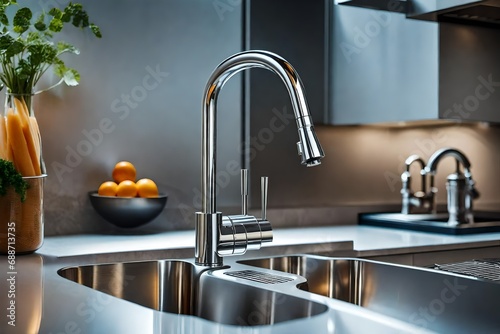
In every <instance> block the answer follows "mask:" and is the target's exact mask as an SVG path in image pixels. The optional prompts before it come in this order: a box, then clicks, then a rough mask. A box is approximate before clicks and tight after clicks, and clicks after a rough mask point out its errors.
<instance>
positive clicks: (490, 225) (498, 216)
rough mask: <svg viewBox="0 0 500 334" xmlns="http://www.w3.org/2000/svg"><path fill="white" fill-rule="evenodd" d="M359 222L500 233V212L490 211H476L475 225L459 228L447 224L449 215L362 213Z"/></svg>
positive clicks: (439, 230) (450, 231)
mask: <svg viewBox="0 0 500 334" xmlns="http://www.w3.org/2000/svg"><path fill="white" fill-rule="evenodd" d="M358 222H359V224H360V225H370V226H379V227H390V228H399V229H405V230H413V231H422V232H434V233H443V234H455V235H461V234H473V233H488V232H500V212H489V211H476V212H474V224H460V225H457V226H450V225H448V224H447V222H448V213H437V214H402V213H399V212H398V213H362V214H360V215H359V217H358Z"/></svg>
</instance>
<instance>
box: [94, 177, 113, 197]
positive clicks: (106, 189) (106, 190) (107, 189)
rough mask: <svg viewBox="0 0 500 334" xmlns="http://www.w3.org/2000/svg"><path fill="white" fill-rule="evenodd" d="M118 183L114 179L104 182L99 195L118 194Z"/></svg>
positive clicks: (98, 191) (98, 192)
mask: <svg viewBox="0 0 500 334" xmlns="http://www.w3.org/2000/svg"><path fill="white" fill-rule="evenodd" d="M117 188H118V185H117V184H116V183H115V182H113V181H106V182H103V183H102V184H101V185H100V186H99V190H97V194H98V195H99V196H116V190H117Z"/></svg>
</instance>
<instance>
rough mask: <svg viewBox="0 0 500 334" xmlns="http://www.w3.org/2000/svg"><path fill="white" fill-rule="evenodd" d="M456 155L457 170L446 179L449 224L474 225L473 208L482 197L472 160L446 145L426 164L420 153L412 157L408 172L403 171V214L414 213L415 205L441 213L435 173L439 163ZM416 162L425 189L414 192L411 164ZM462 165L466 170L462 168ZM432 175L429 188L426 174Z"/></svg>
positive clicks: (418, 207)
mask: <svg viewBox="0 0 500 334" xmlns="http://www.w3.org/2000/svg"><path fill="white" fill-rule="evenodd" d="M447 156H452V157H454V158H455V161H456V166H457V167H456V171H455V173H452V174H450V175H448V177H447V178H446V190H447V210H448V215H449V219H448V225H451V226H455V225H458V224H473V223H474V215H473V211H472V204H473V200H474V199H476V198H477V197H479V193H478V191H477V190H476V188H475V182H474V180H473V179H472V174H471V172H470V162H469V159H467V157H466V156H465V154H463V153H462V152H460V151H459V150H457V149H454V148H449V147H446V148H442V149H440V150H437V151H436V152H434V154H433V155H432V156H431V157H430V158H429V162H428V163H427V164H425V162H424V160H423V159H422V158H420V157H419V156H418V155H411V156H409V157H408V158H407V159H406V161H405V164H406V171H405V172H403V174H401V183H402V185H403V186H402V188H401V196H402V209H401V213H402V214H412V213H415V212H413V211H414V210H413V208H415V209H417V210H420V211H422V210H423V211H424V212H426V213H429V214H436V213H437V205H436V193H437V191H438V189H437V188H436V187H435V185H434V176H435V175H436V172H437V166H438V163H439V162H440V161H441V159H442V158H444V157H447ZM414 162H419V163H420V164H421V166H422V169H421V170H420V174H421V176H422V190H421V191H418V192H415V193H413V191H412V189H411V174H410V166H411V165H412V164H413V163H414ZM460 164H461V165H462V166H463V169H464V172H463V173H462V172H461V170H460ZM427 176H429V179H430V182H429V190H427V187H426V185H427V184H426V177H427Z"/></svg>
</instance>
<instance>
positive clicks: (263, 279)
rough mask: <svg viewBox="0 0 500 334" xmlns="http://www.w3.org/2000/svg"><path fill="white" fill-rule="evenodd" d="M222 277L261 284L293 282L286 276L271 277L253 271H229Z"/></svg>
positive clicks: (270, 275)
mask: <svg viewBox="0 0 500 334" xmlns="http://www.w3.org/2000/svg"><path fill="white" fill-rule="evenodd" d="M224 275H227V276H231V277H237V278H243V279H246V280H249V281H253V282H258V283H263V284H279V283H286V282H291V281H293V280H294V279H293V278H291V277H288V276H279V275H273V274H268V273H263V272H260V271H255V270H241V271H229V272H225V273H224Z"/></svg>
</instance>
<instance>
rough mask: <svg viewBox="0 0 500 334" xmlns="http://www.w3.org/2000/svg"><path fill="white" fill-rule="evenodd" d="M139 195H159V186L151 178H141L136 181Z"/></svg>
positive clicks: (147, 196)
mask: <svg viewBox="0 0 500 334" xmlns="http://www.w3.org/2000/svg"><path fill="white" fill-rule="evenodd" d="M136 185H137V194H138V195H139V197H146V198H151V197H158V187H157V186H156V183H154V181H153V180H151V179H140V180H139V181H137V183H136Z"/></svg>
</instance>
